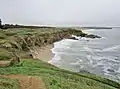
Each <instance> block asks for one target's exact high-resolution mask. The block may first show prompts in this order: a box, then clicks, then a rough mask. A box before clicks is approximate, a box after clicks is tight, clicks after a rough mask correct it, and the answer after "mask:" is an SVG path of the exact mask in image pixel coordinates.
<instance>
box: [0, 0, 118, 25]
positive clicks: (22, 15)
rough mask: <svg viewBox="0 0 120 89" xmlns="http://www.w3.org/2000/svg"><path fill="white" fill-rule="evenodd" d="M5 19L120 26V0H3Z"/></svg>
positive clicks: (0, 1) (0, 2)
mask: <svg viewBox="0 0 120 89" xmlns="http://www.w3.org/2000/svg"><path fill="white" fill-rule="evenodd" d="M0 18H1V19H2V21H3V23H11V24H24V25H55V26H120V0H0Z"/></svg>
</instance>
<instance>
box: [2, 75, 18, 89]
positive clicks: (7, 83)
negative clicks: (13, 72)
mask: <svg viewBox="0 0 120 89" xmlns="http://www.w3.org/2000/svg"><path fill="white" fill-rule="evenodd" d="M0 89H19V83H18V81H17V80H13V79H8V78H3V77H1V76H0Z"/></svg>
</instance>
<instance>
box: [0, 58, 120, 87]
mask: <svg viewBox="0 0 120 89" xmlns="http://www.w3.org/2000/svg"><path fill="white" fill-rule="evenodd" d="M0 74H1V75H6V74H22V75H31V76H39V77H41V78H42V79H43V81H44V82H45V85H46V87H47V89H119V88H120V84H118V83H116V82H113V81H110V80H108V79H104V78H101V77H98V76H96V75H92V74H82V73H81V74H77V73H72V72H69V71H65V70H62V69H59V68H57V67H54V66H52V65H50V64H48V63H44V62H42V61H38V60H32V59H29V60H23V61H22V62H21V64H19V65H14V66H11V67H7V68H0Z"/></svg>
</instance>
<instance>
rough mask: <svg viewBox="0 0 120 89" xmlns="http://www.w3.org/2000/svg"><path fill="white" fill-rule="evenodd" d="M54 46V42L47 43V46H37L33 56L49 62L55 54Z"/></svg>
mask: <svg viewBox="0 0 120 89" xmlns="http://www.w3.org/2000/svg"><path fill="white" fill-rule="evenodd" d="M53 47H54V45H53V44H50V45H46V46H45V47H41V48H37V49H35V50H34V54H33V58H35V59H38V60H41V61H44V62H47V63H48V62H49V61H50V60H52V58H53V57H54V54H53V53H52V51H51V49H52V48H53Z"/></svg>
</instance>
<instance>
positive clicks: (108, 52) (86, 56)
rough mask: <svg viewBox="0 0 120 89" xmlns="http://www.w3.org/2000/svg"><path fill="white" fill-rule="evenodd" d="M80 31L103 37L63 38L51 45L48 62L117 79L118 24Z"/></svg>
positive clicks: (119, 53) (119, 56) (119, 78)
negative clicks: (111, 26) (106, 27)
mask: <svg viewBox="0 0 120 89" xmlns="http://www.w3.org/2000/svg"><path fill="white" fill-rule="evenodd" d="M83 32H86V33H89V34H96V35H99V36H101V37H102V38H100V39H98V38H96V39H91V38H80V37H77V38H79V40H72V39H63V40H61V41H59V42H55V43H54V48H53V49H51V50H52V52H53V53H54V57H53V58H52V60H50V61H49V63H51V64H53V65H55V66H57V67H60V68H62V69H66V70H70V71H73V72H80V71H81V70H85V71H88V72H90V73H93V74H97V75H100V76H103V77H106V78H109V79H111V80H114V81H119V82H120V28H113V29H88V30H83Z"/></svg>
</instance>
